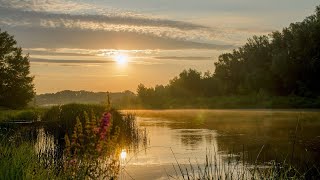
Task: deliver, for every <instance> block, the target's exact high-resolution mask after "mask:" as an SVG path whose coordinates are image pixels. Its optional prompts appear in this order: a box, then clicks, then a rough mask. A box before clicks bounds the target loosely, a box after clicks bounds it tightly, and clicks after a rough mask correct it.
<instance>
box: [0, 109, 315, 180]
mask: <svg viewBox="0 0 320 180" xmlns="http://www.w3.org/2000/svg"><path fill="white" fill-rule="evenodd" d="M123 112H124V113H134V114H135V115H136V117H137V123H138V126H139V128H140V129H141V132H143V133H146V134H147V138H146V139H145V140H146V141H144V142H143V143H140V145H138V146H136V145H134V146H130V145H127V146H126V147H124V148H123V149H122V151H121V153H120V156H119V160H120V162H121V163H120V164H121V171H120V175H119V178H120V179H168V178H171V177H176V176H177V175H178V176H180V175H181V174H180V168H181V169H182V171H184V172H186V170H185V169H188V171H189V172H191V171H192V168H194V169H195V171H197V169H198V167H200V168H202V169H203V168H204V162H205V161H206V156H209V159H210V160H211V159H213V161H214V163H217V165H218V166H219V167H220V169H221V170H222V171H227V170H228V168H233V170H232V171H234V172H243V171H245V173H246V174H249V170H250V169H248V168H250V167H251V166H255V165H256V164H257V165H258V166H259V167H260V168H268V166H269V165H270V162H273V161H280V162H283V161H284V160H285V161H286V162H290V163H291V164H294V165H296V167H297V168H298V169H303V168H305V167H306V166H305V165H306V164H307V165H315V166H317V167H320V131H319V130H320V112H318V111H302V110H290V111H289V110H277V111H270V110H131V111H123ZM16 126H19V127H18V128H15V129H14V130H12V132H13V134H14V133H20V134H21V135H22V136H21V137H22V138H24V139H25V140H32V141H33V142H35V143H34V146H35V150H36V152H37V153H38V154H39V155H41V157H42V161H46V159H51V160H52V159H53V160H54V161H57V160H59V159H60V158H62V150H63V147H64V142H63V139H62V137H63V135H64V134H60V133H59V130H58V129H56V130H55V131H54V132H50V131H45V129H46V128H45V126H42V125H39V126H32V125H31V126H29V125H28V124H18V125H16ZM0 130H1V131H5V132H7V131H8V129H7V128H6V127H1V128H0ZM133 143H134V142H133ZM128 147H134V148H131V149H130V148H129V149H128ZM46 157H54V158H46ZM48 163H52V162H48ZM57 163H59V161H57ZM179 166H180V167H179ZM191 166H192V168H191ZM244 167H246V168H244Z"/></svg>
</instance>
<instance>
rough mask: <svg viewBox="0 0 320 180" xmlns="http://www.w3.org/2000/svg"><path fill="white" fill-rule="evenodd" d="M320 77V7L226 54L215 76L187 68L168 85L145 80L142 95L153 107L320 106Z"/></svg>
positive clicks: (141, 88)
mask: <svg viewBox="0 0 320 180" xmlns="http://www.w3.org/2000/svg"><path fill="white" fill-rule="evenodd" d="M319 78H320V6H318V7H317V8H316V12H315V14H314V15H311V16H309V17H307V18H305V20H303V21H302V22H298V23H292V24H291V25H290V26H289V27H287V28H284V29H283V30H282V31H281V32H280V31H275V32H273V33H271V34H269V35H267V36H266V35H265V36H254V37H253V38H250V39H248V42H247V43H246V44H245V45H244V46H242V47H240V48H238V49H235V50H233V52H231V53H225V54H222V55H220V56H219V59H218V62H216V63H215V70H214V73H213V74H210V72H206V73H204V74H203V75H202V74H201V73H200V72H198V71H196V70H192V69H190V70H185V71H183V72H182V73H180V74H179V76H178V77H175V78H174V79H172V80H170V82H169V84H168V85H166V86H163V85H157V86H155V87H151V88H147V87H145V86H144V85H142V84H140V85H139V86H138V89H137V93H138V97H139V99H140V100H141V102H142V104H144V105H145V106H147V107H151V108H161V107H163V106H167V107H170V106H173V107H175V106H179V105H183V104H184V105H186V106H190V107H196V106H202V105H205V106H207V107H219V105H220V106H221V105H222V107H223V104H229V105H230V106H231V107H232V104H233V102H227V101H235V102H236V104H233V105H234V107H238V106H239V107H262V108H263V107H267V108H268V107H282V108H283V107H320V106H319V105H320V79H319ZM242 101H243V102H242ZM194 103H196V104H197V105H195V104H194ZM241 104H242V105H243V106H241Z"/></svg>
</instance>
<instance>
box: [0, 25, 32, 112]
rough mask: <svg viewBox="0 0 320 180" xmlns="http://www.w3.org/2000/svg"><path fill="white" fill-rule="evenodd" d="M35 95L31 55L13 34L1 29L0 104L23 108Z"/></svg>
mask: <svg viewBox="0 0 320 180" xmlns="http://www.w3.org/2000/svg"><path fill="white" fill-rule="evenodd" d="M33 97H34V85H33V77H32V76H30V63H29V56H28V55H25V56H23V55H22V49H21V47H18V46H17V42H16V40H15V39H14V37H13V36H11V35H9V34H8V33H7V32H1V30H0V106H4V107H8V108H21V107H24V106H26V105H27V103H28V102H29V101H30V100H31V99H32V98H33Z"/></svg>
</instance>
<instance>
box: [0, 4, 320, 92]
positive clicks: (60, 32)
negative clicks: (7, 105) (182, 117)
mask: <svg viewBox="0 0 320 180" xmlns="http://www.w3.org/2000/svg"><path fill="white" fill-rule="evenodd" d="M318 4H319V1H318V0H307V1H299V0H282V1H278V0H270V1H263V2H262V1H256V0H228V1H226V0H215V1H212V0H199V1H194V0H172V1H149V0H135V1H131V0H118V1H109V0H106V1H100V0H90V1H89V0H22V1H20V0H0V27H1V30H5V31H8V32H9V33H10V34H12V35H14V36H15V39H16V40H17V42H18V45H19V46H21V47H22V48H23V50H24V53H29V54H30V62H31V73H32V74H33V75H34V76H35V87H36V92H37V93H38V94H41V93H47V92H56V91H61V90H66V89H68V90H88V91H112V92H114V91H125V90H131V91H135V90H136V88H137V86H138V84H139V83H143V84H145V85H147V86H154V85H156V84H167V83H168V81H169V79H172V78H173V77H174V76H177V75H178V74H179V73H180V72H181V71H182V70H184V69H188V68H193V69H197V70H199V71H208V70H209V71H211V72H212V71H214V62H216V61H217V59H218V56H219V54H221V53H224V52H230V51H232V49H234V48H236V47H239V46H241V45H242V44H243V43H245V42H246V40H247V38H249V37H252V36H253V35H265V34H269V33H270V32H272V31H274V30H281V28H283V27H286V26H288V25H289V24H290V23H291V22H296V21H301V20H302V19H304V18H305V17H306V16H308V15H310V14H312V13H313V11H314V8H315V6H316V5H318ZM161 7H166V8H161Z"/></svg>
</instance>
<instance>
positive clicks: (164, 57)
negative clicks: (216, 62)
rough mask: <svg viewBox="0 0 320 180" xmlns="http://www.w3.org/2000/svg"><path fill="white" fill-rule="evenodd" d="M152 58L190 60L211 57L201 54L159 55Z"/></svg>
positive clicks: (208, 58) (210, 58)
mask: <svg viewBox="0 0 320 180" xmlns="http://www.w3.org/2000/svg"><path fill="white" fill-rule="evenodd" d="M153 58H155V59H166V60H191V61H194V60H196V61H198V60H199V61H201V60H213V57H203V56H160V57H153Z"/></svg>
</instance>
